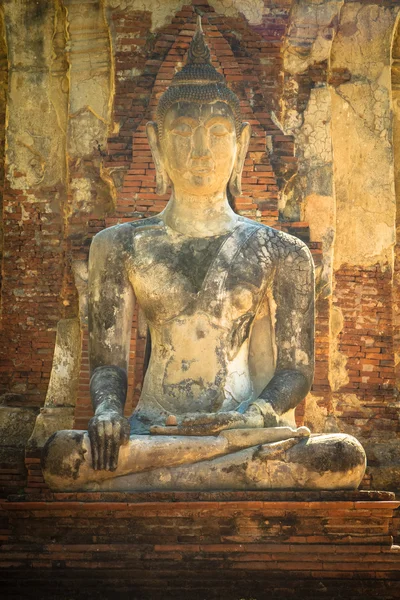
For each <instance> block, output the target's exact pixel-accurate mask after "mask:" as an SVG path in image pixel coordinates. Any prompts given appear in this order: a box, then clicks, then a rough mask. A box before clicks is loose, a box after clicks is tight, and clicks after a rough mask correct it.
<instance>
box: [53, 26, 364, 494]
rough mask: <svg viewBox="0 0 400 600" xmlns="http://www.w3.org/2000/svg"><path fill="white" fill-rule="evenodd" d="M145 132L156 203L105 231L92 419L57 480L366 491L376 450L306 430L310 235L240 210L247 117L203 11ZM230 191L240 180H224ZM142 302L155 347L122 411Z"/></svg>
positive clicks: (97, 255)
mask: <svg viewBox="0 0 400 600" xmlns="http://www.w3.org/2000/svg"><path fill="white" fill-rule="evenodd" d="M147 134H148V139H149V143H150V147H151V150H152V155H153V159H154V163H155V167H156V174H157V191H158V192H159V193H161V194H165V193H166V190H167V188H168V186H171V190H172V191H171V197H170V200H169V202H168V204H167V206H166V208H165V210H164V211H163V212H162V213H160V214H159V215H157V216H155V217H152V218H147V219H143V220H141V221H135V222H132V223H124V224H121V225H116V226H114V227H110V228H108V229H105V230H104V231H102V232H100V233H98V234H97V235H96V236H95V237H94V239H93V242H92V245H91V249H90V258H89V333H90V340H89V343H90V364H91V372H92V375H91V382H90V389H91V397H92V402H93V407H94V411H95V415H94V417H93V418H92V419H91V421H90V423H89V426H88V432H85V431H59V432H57V433H56V434H54V435H53V436H52V437H51V438H50V439H49V440H48V442H47V444H46V447H45V449H44V456H43V468H44V476H45V480H46V482H47V483H48V485H49V486H50V488H51V489H53V490H63V491H72V490H85V491H101V490H120V491H130V490H132V491H133V490H135V491H136V490H254V489H259V490H260V489H261V490H262V489H299V488H300V489H301V488H304V489H355V488H357V487H358V485H359V484H360V482H361V479H362V477H363V475H364V471H365V453H364V450H363V448H362V446H361V445H360V443H359V442H358V441H357V440H356V439H355V438H353V437H352V436H349V435H344V434H331V435H323V434H320V435H314V434H310V431H309V430H308V429H307V428H306V427H300V428H296V425H295V421H294V409H295V407H296V406H297V405H298V404H299V402H301V401H302V400H303V399H304V398H305V396H306V395H307V393H308V392H309V390H310V387H311V384H312V380H313V369H314V267H313V261H312V258H311V255H310V252H309V250H308V248H307V246H306V245H305V244H304V243H302V242H301V241H300V240H299V239H297V238H295V237H292V236H290V235H288V234H286V233H282V232H281V231H277V230H275V229H273V228H271V227H267V226H266V225H263V224H261V223H258V222H255V221H252V220H249V219H246V218H244V217H242V216H239V215H238V214H236V213H235V212H234V211H233V209H232V208H231V205H230V202H229V199H228V194H230V196H232V197H237V196H238V195H240V193H241V173H242V169H243V165H244V161H245V157H246V153H247V148H248V144H249V140H250V135H251V129H250V125H249V124H248V123H243V122H242V118H241V114H240V103H239V100H238V98H237V96H236V95H235V94H234V93H233V92H232V91H231V90H230V89H229V88H228V87H227V85H226V84H225V82H224V78H223V76H222V75H221V74H219V73H218V72H217V71H216V69H215V68H214V67H213V66H212V64H211V60H210V51H209V49H208V47H207V45H206V43H205V39H204V34H203V32H202V30H201V24H200V23H199V24H198V28H197V31H196V32H195V35H194V37H193V40H192V42H191V45H190V48H189V52H188V58H187V63H186V65H185V66H184V67H183V68H182V70H181V71H179V72H177V73H176V74H175V76H174V78H173V80H172V83H171V85H170V87H169V88H168V89H167V91H166V92H165V93H164V94H163V95H162V97H161V98H160V100H159V104H158V107H157V113H156V122H151V123H148V125H147ZM228 190H229V191H228ZM135 303H138V305H139V307H140V309H141V310H142V311H143V313H144V315H145V318H146V321H147V324H148V328H149V334H150V338H151V355H150V360H149V365H148V368H147V371H146V374H145V378H144V382H143V389H142V392H141V396H140V400H139V403H138V405H137V407H136V409H135V410H134V412H133V414H132V416H131V417H130V419H126V418H125V417H124V416H123V409H124V404H125V398H126V394H127V370H128V360H129V347H130V339H131V325H132V318H133V311H134V307H135Z"/></svg>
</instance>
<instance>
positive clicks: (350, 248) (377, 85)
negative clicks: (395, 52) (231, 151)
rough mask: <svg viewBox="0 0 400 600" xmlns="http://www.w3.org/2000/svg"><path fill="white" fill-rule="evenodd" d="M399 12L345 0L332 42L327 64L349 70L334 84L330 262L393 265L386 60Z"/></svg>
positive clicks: (390, 147)
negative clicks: (333, 213)
mask: <svg viewBox="0 0 400 600" xmlns="http://www.w3.org/2000/svg"><path fill="white" fill-rule="evenodd" d="M396 13H397V11H395V10H393V9H390V8H387V7H381V6H376V5H363V4H361V3H359V2H352V3H349V4H345V5H344V6H343V8H342V10H341V13H340V22H339V29H338V33H337V35H336V36H335V39H334V41H333V46H332V53H331V60H330V68H331V70H343V71H349V72H350V74H351V77H350V80H349V81H345V82H343V83H341V84H340V85H337V86H336V87H331V92H332V138H333V152H334V157H335V158H334V173H335V188H336V205H337V221H336V241H335V252H334V264H335V268H339V267H340V266H341V265H343V264H346V263H347V264H351V265H372V264H375V263H377V262H379V263H381V264H382V265H383V264H385V263H389V264H392V263H393V244H394V223H395V193H394V173H393V146H392V129H391V83H390V79H391V73H390V61H391V43H392V34H393V28H394V25H395V20H396ZM349 230H351V235H349Z"/></svg>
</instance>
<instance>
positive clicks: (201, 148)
mask: <svg viewBox="0 0 400 600" xmlns="http://www.w3.org/2000/svg"><path fill="white" fill-rule="evenodd" d="M210 156H211V153H210V148H209V146H208V135H207V131H206V129H205V127H198V128H197V129H196V131H195V132H194V136H193V149H192V158H194V159H202V158H209V157H210Z"/></svg>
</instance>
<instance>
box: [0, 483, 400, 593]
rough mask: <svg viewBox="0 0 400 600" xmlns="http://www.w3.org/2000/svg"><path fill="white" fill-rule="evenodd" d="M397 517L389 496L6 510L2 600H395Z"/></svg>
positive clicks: (183, 497)
mask: <svg viewBox="0 0 400 600" xmlns="http://www.w3.org/2000/svg"><path fill="white" fill-rule="evenodd" d="M399 505H400V501H396V500H394V495H393V494H391V493H389V492H250V493H242V492H226V493H156V492H152V493H140V494H139V493H137V494H135V493H133V494H110V493H107V494H100V493H98V494H96V493H90V494H82V493H80V494H54V495H53V497H52V498H51V500H50V497H49V501H46V502H45V501H40V502H34V501H28V500H25V501H20V502H17V501H3V502H2V503H1V513H0V514H1V520H2V523H1V526H0V529H1V535H0V539H1V543H2V546H1V550H0V565H1V569H0V573H1V574H0V581H2V582H3V583H2V585H5V586H6V589H7V596H6V597H7V598H10V599H11V598H14V597H15V598H21V597H23V598H31V597H32V598H38V597H40V598H47V597H49V598H54V597H55V594H56V596H57V599H58V600H63V599H64V598H65V599H66V598H74V600H75V599H76V598H91V599H92V598H118V599H124V598H129V599H131V600H132V599H145V598H146V599H147V598H148V599H151V600H158V599H161V598H163V599H168V598H185V599H186V598H190V599H203V600H208V599H209V598H212V599H214V598H215V599H216V598H218V599H219V600H225V599H227V600H228V599H230V600H238V599H239V598H245V599H246V600H247V599H250V598H254V599H257V600H261V599H262V598H266V597H268V598H272V599H273V598H279V599H280V600H282V599H283V598H284V599H285V600H286V599H288V598H290V599H292V598H313V599H315V598H324V599H325V600H327V599H332V600H333V599H337V598H341V599H344V598H349V599H350V598H351V599H352V600H354V599H357V598H368V599H370V598H375V597H376V598H378V597H379V598H380V599H381V600H383V599H387V600H388V599H394V598H398V597H399V596H400V568H399V567H400V553H399V552H398V550H399V547H397V546H393V537H392V535H393V531H392V526H393V514H394V511H395V509H396V508H398V507H399ZM35 593H36V596H35V595H34V594H35ZM18 594H19V595H18ZM396 594H397V595H396Z"/></svg>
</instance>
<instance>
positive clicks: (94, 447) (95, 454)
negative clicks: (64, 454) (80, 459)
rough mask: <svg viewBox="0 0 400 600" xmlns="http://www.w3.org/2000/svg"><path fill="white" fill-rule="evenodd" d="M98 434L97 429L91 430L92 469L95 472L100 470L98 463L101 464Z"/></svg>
mask: <svg viewBox="0 0 400 600" xmlns="http://www.w3.org/2000/svg"><path fill="white" fill-rule="evenodd" d="M96 433H97V431H96V428H95V427H93V428H90V429H89V439H90V447H91V450H92V467H93V469H94V470H95V471H97V469H98V462H99V449H98V445H97V435H96Z"/></svg>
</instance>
